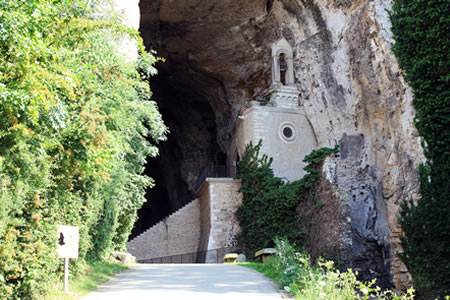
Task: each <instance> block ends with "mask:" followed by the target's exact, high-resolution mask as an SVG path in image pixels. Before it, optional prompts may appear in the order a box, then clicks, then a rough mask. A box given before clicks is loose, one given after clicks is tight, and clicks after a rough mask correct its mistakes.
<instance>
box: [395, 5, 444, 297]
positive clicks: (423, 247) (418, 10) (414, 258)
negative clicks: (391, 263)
mask: <svg viewBox="0 0 450 300" xmlns="http://www.w3.org/2000/svg"><path fill="white" fill-rule="evenodd" d="M390 17H391V21H392V32H393V33H394V39H395V41H396V43H395V45H394V47H393V51H394V53H395V55H396V56H397V58H398V62H399V65H400V67H401V68H402V69H403V71H404V76H405V79H406V80H407V82H408V83H409V85H410V86H411V87H412V88H413V93H414V107H415V109H416V113H417V114H416V118H415V125H416V127H417V129H418V130H419V133H420V135H421V136H422V137H423V148H424V150H425V155H426V157H427V162H426V163H425V164H424V165H423V166H421V167H420V169H419V173H420V182H421V190H420V191H421V195H422V196H421V199H419V200H418V201H417V203H414V202H413V201H405V203H403V205H402V212H401V215H400V218H399V222H400V224H401V226H402V229H403V231H404V235H403V238H402V245H403V248H404V251H405V252H404V254H403V255H401V258H402V260H403V261H404V262H405V264H406V265H407V267H408V270H409V271H410V272H411V274H412V276H413V280H414V282H415V285H416V288H417V290H418V293H419V294H422V295H425V296H426V297H431V296H437V295H443V294H444V293H450V222H449V215H450V194H449V193H450V177H449V174H450V131H449V128H450V89H449V87H450V85H449V79H450V72H449V71H450V61H449V57H448V54H449V53H450V38H449V32H450V3H449V2H448V1H445V0H394V2H393V6H392V11H391V13H390Z"/></svg>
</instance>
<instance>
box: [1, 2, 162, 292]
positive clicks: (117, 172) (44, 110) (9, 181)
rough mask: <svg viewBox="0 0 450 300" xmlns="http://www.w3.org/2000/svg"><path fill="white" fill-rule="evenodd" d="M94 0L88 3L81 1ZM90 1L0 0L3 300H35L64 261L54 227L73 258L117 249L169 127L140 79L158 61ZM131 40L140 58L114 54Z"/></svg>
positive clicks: (130, 32) (83, 258)
mask: <svg viewBox="0 0 450 300" xmlns="http://www.w3.org/2000/svg"><path fill="white" fill-rule="evenodd" d="M88 2H89V3H90V5H91V6H88V5H87V3H88ZM105 3H106V2H105V1H102V4H101V11H99V10H96V7H98V5H100V4H97V3H96V1H83V0H60V1H54V0H27V1H22V0H1V1H0V189H1V190H0V298H1V299H42V298H43V295H45V294H46V293H47V291H48V289H49V288H50V287H51V286H52V285H53V283H54V281H55V280H56V277H57V275H58V274H60V273H58V271H60V270H61V260H59V259H58V258H57V252H56V224H66V225H74V226H78V227H79V228H80V248H79V259H77V260H73V265H72V266H71V269H72V271H74V272H75V273H76V272H77V270H80V268H81V266H82V265H83V263H84V261H86V259H92V260H96V259H99V258H102V257H104V256H106V255H107V254H108V252H109V251H110V250H111V249H123V248H124V245H125V243H126V241H127V237H128V234H129V233H130V230H131V226H132V224H133V223H134V221H135V219H136V210H137V209H138V208H139V207H140V206H141V205H142V203H143V202H144V200H145V198H144V195H145V189H146V187H148V186H149V185H151V179H150V178H148V177H146V176H144V175H143V174H142V173H143V169H144V164H145V161H146V157H147V156H149V155H150V156H154V155H156V154H157V148H156V143H157V142H158V141H160V140H162V139H164V138H165V132H166V127H165V126H164V124H163V122H162V119H161V116H160V114H159V112H158V110H157V107H156V105H155V103H154V102H152V101H150V100H149V97H150V95H151V93H150V89H149V86H148V83H147V82H146V79H147V78H148V77H149V76H150V75H152V74H154V73H155V72H156V70H155V69H154V67H153V64H154V63H155V61H156V60H157V58H155V57H154V56H153V54H152V53H146V52H145V50H144V47H143V44H142V41H141V39H140V38H139V36H138V33H137V32H136V31H134V30H131V29H129V28H126V27H124V26H122V25H121V23H120V21H119V20H118V19H117V18H116V17H114V16H113V14H112V12H111V13H110V12H107V11H106V5H105ZM120 39H133V40H134V41H135V42H136V44H137V45H138V47H139V49H140V50H139V51H140V58H139V59H138V62H137V63H135V62H133V61H127V60H125V59H123V58H122V57H120V56H119V55H116V54H115V53H117V52H116V50H117V49H116V48H115V44H114V43H116V42H117V41H118V40H120Z"/></svg>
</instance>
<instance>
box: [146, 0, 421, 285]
mask: <svg viewBox="0 0 450 300" xmlns="http://www.w3.org/2000/svg"><path fill="white" fill-rule="evenodd" d="M389 6H390V1H386V0H373V1H369V0H359V1H349V0H282V1H281V0H275V1H274V0H246V1H223V0H208V1H206V0H182V1H181V0H179V1H178V0H177V1H174V0H141V2H140V8H141V25H140V30H141V32H142V35H143V37H144V40H145V43H146V45H147V46H148V47H149V48H153V49H155V50H157V51H158V54H159V55H160V56H163V57H165V58H166V59H167V62H166V63H164V64H162V65H160V66H159V68H160V72H161V74H160V76H159V77H158V78H156V79H155V80H154V81H153V82H152V89H153V90H154V91H155V98H156V100H157V101H158V103H159V105H160V108H161V111H162V113H163V115H164V117H165V118H166V122H167V123H168V125H169V127H170V128H171V132H172V133H171V136H169V142H168V144H165V145H163V146H162V148H161V159H160V160H158V161H155V162H154V170H156V171H154V172H159V174H161V175H158V176H160V177H161V182H164V183H165V184H166V185H167V186H170V188H164V187H162V188H161V189H166V195H167V198H168V200H165V201H169V202H170V203H172V204H171V205H172V206H173V207H172V209H174V208H176V207H177V206H181V205H182V203H183V202H186V201H188V200H190V199H191V198H192V197H191V196H189V193H190V192H191V191H192V187H193V185H194V183H195V180H196V178H197V176H198V175H199V174H200V172H201V170H202V169H203V168H204V167H205V166H206V165H208V164H210V163H220V162H221V161H223V160H224V159H226V157H225V158H224V157H223V155H224V153H226V152H227V148H228V146H229V143H230V137H231V136H232V134H233V130H234V128H233V126H234V125H233V124H234V121H235V120H236V118H237V116H238V112H239V111H240V110H242V109H244V108H245V107H246V106H247V105H248V101H250V100H252V99H255V98H258V97H267V92H268V88H269V86H270V83H271V82H270V80H271V70H270V68H271V64H270V63H271V57H270V47H271V45H272V43H273V42H274V41H276V40H277V39H279V38H280V37H281V36H284V37H285V38H286V39H287V40H288V41H289V43H290V44H291V45H292V47H293V49H294V68H295V77H296V78H295V82H296V84H297V86H298V88H299V90H300V91H301V101H302V103H303V105H304V109H305V113H306V116H307V118H308V120H309V122H310V123H311V126H312V128H313V131H314V134H315V136H316V139H317V141H318V145H319V147H321V146H329V147H330V146H331V147H332V146H334V145H335V144H339V145H340V149H341V152H340V157H338V158H334V159H332V160H330V161H328V162H327V164H326V167H325V169H326V170H325V173H327V172H328V177H329V180H330V181H331V182H332V184H330V185H329V189H331V190H332V194H333V195H334V196H336V197H337V199H338V202H339V207H340V210H339V218H338V219H339V222H340V228H341V231H340V234H339V245H340V252H341V253H340V254H341V256H342V257H343V258H344V260H345V261H346V263H347V264H348V265H349V266H352V267H354V268H355V269H358V270H360V273H362V275H363V278H364V279H368V278H373V277H377V278H378V279H379V280H380V281H381V282H382V283H383V285H385V286H389V285H391V284H392V283H393V284H395V286H396V287H397V288H400V289H402V288H404V287H405V285H406V284H408V280H409V277H408V275H407V273H406V269H405V268H404V266H403V265H402V264H401V263H400V261H399V259H398V258H397V257H396V255H395V254H396V253H397V252H398V251H400V246H399V240H398V235H399V232H400V229H399V227H398V225H397V222H396V216H397V211H398V208H399V201H401V200H402V199H404V198H405V197H410V196H413V197H416V196H417V192H418V179H417V174H416V171H415V168H416V167H417V165H418V163H419V162H420V161H421V160H423V154H422V149H421V146H420V139H419V137H418V134H417V131H416V129H415V128H414V126H413V117H414V110H413V107H412V94H411V90H410V89H409V88H408V87H407V85H406V84H405V82H404V80H403V78H402V76H401V72H400V70H399V69H398V65H397V62H396V59H395V57H394V55H393V53H392V51H391V46H392V43H393V41H392V37H391V36H392V35H391V32H390V30H389V28H390V22H389V18H388V14H387V12H386V10H385V9H386V8H389ZM298 159H302V158H301V157H299V158H298ZM157 183H158V182H157ZM163 185H164V184H163ZM325 194H327V193H324V195H325ZM334 196H333V197H334ZM325 200H326V199H325ZM325 202H326V201H325ZM156 206H157V204H156ZM330 226H332V225H330Z"/></svg>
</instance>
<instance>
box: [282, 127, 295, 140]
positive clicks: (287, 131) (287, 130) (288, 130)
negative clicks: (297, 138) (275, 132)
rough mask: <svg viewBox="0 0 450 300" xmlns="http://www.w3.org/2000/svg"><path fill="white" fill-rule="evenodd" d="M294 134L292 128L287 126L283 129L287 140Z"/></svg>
mask: <svg viewBox="0 0 450 300" xmlns="http://www.w3.org/2000/svg"><path fill="white" fill-rule="evenodd" d="M293 134H294V133H293V132H292V128H291V127H288V126H286V127H284V128H283V135H284V137H285V138H291V137H292V135H293Z"/></svg>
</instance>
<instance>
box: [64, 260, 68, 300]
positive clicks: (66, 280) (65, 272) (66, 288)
mask: <svg viewBox="0 0 450 300" xmlns="http://www.w3.org/2000/svg"><path fill="white" fill-rule="evenodd" d="M64 292H65V293H68V292H69V258H68V257H64Z"/></svg>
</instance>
